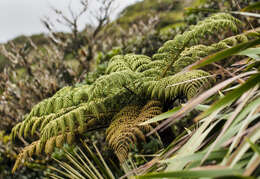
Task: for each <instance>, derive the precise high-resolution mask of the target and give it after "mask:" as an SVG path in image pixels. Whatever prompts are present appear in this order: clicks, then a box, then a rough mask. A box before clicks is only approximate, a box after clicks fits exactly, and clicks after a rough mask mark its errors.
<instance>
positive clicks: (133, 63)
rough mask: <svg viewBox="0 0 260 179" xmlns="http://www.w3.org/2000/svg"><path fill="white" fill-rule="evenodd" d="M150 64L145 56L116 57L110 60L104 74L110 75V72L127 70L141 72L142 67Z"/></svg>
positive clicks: (149, 60) (128, 55) (148, 58)
mask: <svg viewBox="0 0 260 179" xmlns="http://www.w3.org/2000/svg"><path fill="white" fill-rule="evenodd" d="M150 62H151V58H150V57H148V56H145V55H135V54H127V55H117V56H114V57H113V58H112V59H111V60H110V62H109V64H108V67H107V70H106V73H107V74H110V73H112V72H119V71H127V70H131V71H137V72H142V69H143V66H144V65H145V64H149V63H150Z"/></svg>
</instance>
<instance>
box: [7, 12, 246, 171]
mask: <svg viewBox="0 0 260 179" xmlns="http://www.w3.org/2000/svg"><path fill="white" fill-rule="evenodd" d="M239 24H241V23H240V21H239V20H237V19H235V18H234V17H232V16H231V15H229V14H225V13H220V14H215V15H212V16H210V17H209V18H206V19H205V20H203V21H201V22H198V24H197V25H195V26H193V27H192V28H190V30H188V31H186V32H185V33H183V34H182V35H177V36H176V37H175V38H174V39H173V40H170V41H168V42H166V43H165V44H164V45H163V47H161V48H160V49H159V50H158V53H157V54H155V55H154V56H153V57H152V58H150V57H148V56H145V55H136V54H127V55H117V56H114V57H113V58H111V60H110V61H109V63H108V66H107V68H106V72H105V74H104V75H102V76H100V77H99V78H98V79H96V80H95V81H94V82H93V83H92V84H89V85H80V86H76V87H66V88H63V89H61V90H60V91H59V92H57V93H56V94H55V95H54V96H53V97H51V98H48V99H46V100H44V101H43V102H41V103H39V104H38V105H36V106H35V107H34V108H33V109H32V110H31V112H30V113H29V114H28V115H27V116H25V119H24V120H23V121H22V122H21V123H19V124H17V125H16V126H15V127H14V128H13V130H12V137H13V139H15V138H16V137H17V136H20V137H21V136H23V137H25V138H28V139H32V136H33V137H34V138H33V139H38V140H36V141H35V142H33V143H32V144H30V145H29V146H27V147H26V148H25V149H24V150H23V152H22V153H21V154H20V155H19V157H18V158H17V162H16V165H15V167H14V170H15V169H16V168H17V167H18V166H19V165H20V162H21V161H22V160H23V159H26V158H27V157H28V156H33V155H34V154H38V155H39V154H42V152H43V151H44V149H45V153H50V152H51V151H53V147H55V146H57V147H59V146H61V144H63V143H64V142H69V143H71V142H72V141H73V139H74V137H73V136H75V135H82V134H84V133H86V132H87V131H88V130H89V129H90V128H91V127H94V126H95V125H100V124H101V125H102V124H103V125H104V124H109V125H110V127H109V128H108V130H107V135H108V136H107V142H108V144H109V145H110V147H112V149H114V151H115V153H116V154H117V155H118V156H119V160H120V161H121V162H124V161H125V160H126V157H127V154H128V152H129V149H130V148H129V144H128V143H126V141H127V140H128V141H129V142H130V143H135V142H136V141H137V140H136V136H138V137H140V138H141V139H144V138H145V137H144V134H145V133H146V132H148V131H150V130H151V129H152V128H151V126H149V125H148V126H143V127H139V126H138V124H139V123H140V122H144V121H146V120H148V119H151V118H153V117H154V116H156V115H158V114H160V113H161V112H162V111H163V107H164V106H166V104H169V103H173V102H174V101H175V100H176V99H178V98H182V99H183V98H187V99H191V98H193V97H194V96H196V95H198V94H199V93H201V92H202V91H203V90H205V89H208V88H210V87H211V86H212V85H213V84H214V83H215V79H214V76H212V75H211V74H210V73H208V72H206V71H203V70H192V71H188V72H187V71H183V72H180V71H181V69H183V68H185V67H186V66H187V65H189V64H191V63H193V62H195V61H196V60H198V59H200V57H203V56H205V55H206V54H211V53H213V52H215V51H218V50H220V49H221V48H226V47H227V46H228V45H231V46H232V45H234V44H235V43H236V41H239V40H241V39H242V40H244V41H247V38H246V36H242V35H241V36H235V37H232V38H229V39H225V40H223V41H221V42H220V43H219V44H220V46H221V48H219V49H218V48H217V47H219V46H218V45H219V44H218V45H214V44H213V45H212V46H210V47H208V49H206V47H204V46H202V45H201V46H200V45H197V44H196V43H197V42H198V41H197V39H198V38H205V37H207V36H210V35H212V34H214V32H221V31H225V30H229V29H231V30H233V31H237V29H238V28H237V26H238V25H239ZM195 45H197V46H195ZM203 52H205V53H206V54H204V53H203ZM187 56H189V57H190V58H192V61H189V62H187V63H185V61H186V58H184V57H187ZM181 59H182V60H181ZM180 61H182V62H183V63H181V64H180ZM175 62H178V63H175ZM151 100H152V102H151ZM153 100H155V101H157V102H153ZM121 120H123V121H124V122H122V123H119V122H118V121H121ZM118 123H119V124H120V127H119V128H120V130H118V126H117V125H116V124H118ZM30 129H32V130H30ZM38 134H40V135H38ZM119 154H120V155H119ZM121 154H122V155H121Z"/></svg>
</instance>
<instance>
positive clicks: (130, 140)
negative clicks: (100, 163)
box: [106, 101, 162, 163]
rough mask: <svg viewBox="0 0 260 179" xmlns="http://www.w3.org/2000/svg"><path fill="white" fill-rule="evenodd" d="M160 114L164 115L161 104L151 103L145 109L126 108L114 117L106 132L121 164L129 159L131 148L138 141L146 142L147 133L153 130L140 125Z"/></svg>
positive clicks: (138, 107)
mask: <svg viewBox="0 0 260 179" xmlns="http://www.w3.org/2000/svg"><path fill="white" fill-rule="evenodd" d="M160 113H162V107H161V103H160V102H159V101H149V102H148V103H147V104H146V105H145V106H143V107H141V106H137V105H132V106H131V105H129V106H126V107H124V108H123V109H122V110H121V111H120V112H119V113H118V114H116V115H115V116H114V118H113V119H112V122H111V124H110V126H109V128H108V129H107V131H106V133H107V138H106V141H107V143H108V144H109V146H111V148H112V149H113V150H114V151H115V154H116V155H117V157H118V159H119V161H120V162H121V163H123V162H124V161H125V160H126V159H127V157H128V152H129V150H130V148H131V146H134V145H135V144H136V143H137V141H138V139H140V140H142V141H145V133H147V132H149V131H151V129H153V127H152V126H151V125H145V126H140V125H139V124H141V123H142V122H144V121H147V120H149V119H151V118H153V117H155V116H157V115H159V114H160Z"/></svg>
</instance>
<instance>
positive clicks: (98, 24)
mask: <svg viewBox="0 0 260 179" xmlns="http://www.w3.org/2000/svg"><path fill="white" fill-rule="evenodd" d="M80 3H81V10H80V11H79V12H78V13H76V12H75V11H73V9H72V6H71V4H70V5H69V6H68V12H69V15H65V13H64V12H62V11H60V10H58V9H56V8H54V7H52V10H53V11H54V12H55V13H56V14H57V16H58V19H57V22H58V23H59V24H62V25H64V26H66V27H68V28H69V29H70V31H71V33H72V36H71V38H65V39H63V37H62V36H60V35H59V33H57V32H55V27H54V26H55V25H54V24H53V23H52V22H51V21H50V19H49V18H48V17H45V18H44V19H42V22H43V24H44V26H45V27H46V28H47V29H48V30H49V32H50V37H51V39H52V42H54V43H56V44H58V45H59V46H60V47H62V48H63V49H64V50H65V52H66V51H68V52H69V53H73V54H74V55H75V56H76V57H77V59H78V60H79V62H80V64H81V65H82V66H83V67H84V69H86V71H89V70H90V64H89V63H90V61H91V60H92V59H93V58H94V51H95V50H96V48H97V43H98V41H99V40H98V38H100V37H99V35H100V32H101V31H102V28H103V27H104V26H105V25H106V24H107V23H109V22H110V15H111V13H112V10H113V7H114V0H97V1H96V2H95V3H97V4H98V7H99V8H98V9H97V10H95V12H94V11H91V10H90V9H89V1H88V0H81V1H80ZM84 15H87V17H88V21H89V22H88V25H87V26H86V28H85V29H84V30H83V32H80V30H79V20H80V19H81V18H82V17H83V16H84ZM79 53H80V55H79ZM65 55H66V53H65ZM80 57H81V58H80Z"/></svg>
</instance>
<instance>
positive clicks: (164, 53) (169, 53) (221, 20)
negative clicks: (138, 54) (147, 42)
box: [153, 13, 241, 77]
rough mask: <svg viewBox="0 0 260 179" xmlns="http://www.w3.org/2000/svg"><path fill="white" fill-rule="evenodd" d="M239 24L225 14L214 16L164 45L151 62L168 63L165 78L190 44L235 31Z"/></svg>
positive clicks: (164, 73) (165, 68)
mask: <svg viewBox="0 0 260 179" xmlns="http://www.w3.org/2000/svg"><path fill="white" fill-rule="evenodd" d="M239 24H241V22H240V21H239V20H238V19H236V18H234V17H233V16H231V15H230V14H227V13H218V14H214V15H212V16H210V17H208V18H206V19H204V20H203V21H200V22H198V23H197V25H194V26H191V27H190V30H188V31H186V32H184V33H183V34H179V35H176V36H175V38H174V39H173V40H169V41H167V42H166V43H164V45H163V47H161V48H160V49H159V50H158V53H157V54H155V55H153V60H163V61H166V62H167V63H168V65H167V66H166V67H164V68H163V69H164V70H163V72H162V77H164V76H167V72H168V71H169V69H171V68H172V64H173V63H174V62H175V61H176V60H177V59H178V58H179V55H180V53H181V52H182V51H183V50H184V49H185V48H186V47H189V46H190V44H192V45H196V44H197V43H198V40H199V39H203V38H205V37H206V36H207V35H211V34H216V33H218V32H221V31H224V30H232V31H237V30H238V28H237V25H239ZM184 60H185V61H189V62H191V61H192V59H191V58H189V57H186V58H185V59H184Z"/></svg>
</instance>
